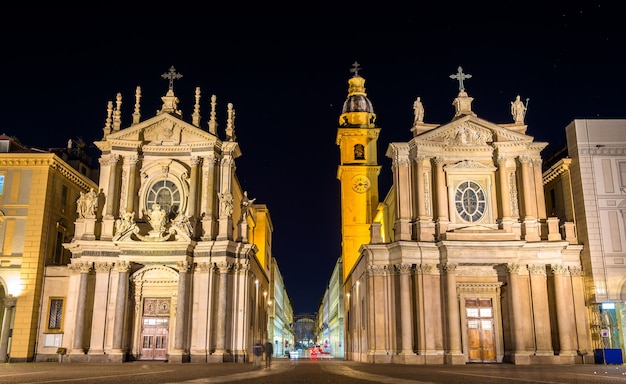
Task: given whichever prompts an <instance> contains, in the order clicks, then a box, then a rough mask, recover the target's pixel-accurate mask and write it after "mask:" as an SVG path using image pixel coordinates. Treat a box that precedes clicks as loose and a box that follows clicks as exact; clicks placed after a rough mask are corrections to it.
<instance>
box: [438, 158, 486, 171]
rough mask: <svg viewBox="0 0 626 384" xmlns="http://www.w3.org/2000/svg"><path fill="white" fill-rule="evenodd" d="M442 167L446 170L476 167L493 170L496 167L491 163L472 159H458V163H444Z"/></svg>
mask: <svg viewBox="0 0 626 384" xmlns="http://www.w3.org/2000/svg"><path fill="white" fill-rule="evenodd" d="M444 168H445V169H446V170H447V169H477V168H480V169H486V170H490V171H495V170H496V167H494V166H493V165H488V164H483V163H479V162H477V161H474V160H463V161H459V162H458V163H455V164H449V165H446V166H445V167H444Z"/></svg>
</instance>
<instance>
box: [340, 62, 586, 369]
mask: <svg viewBox="0 0 626 384" xmlns="http://www.w3.org/2000/svg"><path fill="white" fill-rule="evenodd" d="M353 72H354V76H353V77H352V78H351V79H349V81H348V97H347V99H346V102H345V103H344V106H343V110H342V114H341V116H340V118H339V127H338V129H337V131H338V134H337V144H338V145H339V149H340V165H339V171H338V179H339V180H340V182H341V202H342V259H343V271H344V282H343V284H344V285H343V286H344V288H343V289H344V297H345V313H344V322H345V357H346V359H348V360H354V361H361V362H369V363H400V364H466V363H500V362H509V363H514V364H519V365H525V364H574V363H582V362H583V359H589V361H592V360H591V359H592V356H585V355H582V354H581V352H582V351H589V350H590V348H591V342H590V335H589V327H588V325H589V322H588V317H587V311H586V307H585V298H584V295H583V292H584V280H583V273H582V272H583V265H582V264H581V258H580V255H581V252H582V246H581V245H578V244H575V243H570V242H569V241H567V240H566V239H563V237H562V236H561V234H560V232H559V226H558V224H559V219H558V218H556V217H548V215H547V214H546V206H545V199H544V189H543V183H542V156H541V151H542V150H543V149H544V148H545V147H546V145H547V143H542V142H535V141H534V138H533V137H532V136H529V135H528V134H527V133H526V132H527V125H526V124H525V123H524V109H525V107H524V105H523V103H522V102H521V101H520V98H519V97H517V98H516V100H515V101H513V102H510V104H511V114H512V117H513V119H512V120H513V121H512V122H510V123H494V122H491V121H488V120H485V119H483V118H480V117H478V115H477V113H476V112H474V111H473V109H472V101H473V98H472V97H470V96H469V94H468V93H467V91H466V90H465V86H464V82H463V80H465V79H468V78H469V77H470V76H469V75H467V74H465V73H464V72H463V70H462V68H461V67H459V68H458V71H457V72H456V73H455V74H453V75H451V76H450V77H452V78H454V79H456V80H458V83H459V92H458V94H457V96H456V98H455V99H454V100H453V101H452V105H453V107H454V115H453V116H452V119H451V120H450V121H449V122H447V123H444V124H434V123H427V122H425V120H424V116H425V114H424V105H423V104H422V103H424V102H425V98H424V97H421V98H418V99H417V100H416V101H415V103H414V111H415V115H414V122H413V125H412V127H410V132H411V133H412V137H411V138H409V140H408V141H407V142H393V143H390V144H389V145H388V148H387V151H386V156H387V157H389V158H390V159H391V160H392V169H391V170H392V179H393V180H392V181H393V184H392V186H391V188H390V190H389V191H387V192H386V193H385V194H384V196H385V198H384V200H383V201H380V202H379V201H378V190H377V189H378V182H377V177H378V170H379V169H380V166H379V165H378V160H377V154H376V149H375V145H376V140H377V138H378V133H379V132H380V128H378V127H377V126H376V114H375V113H374V108H373V105H372V103H371V101H370V100H369V98H368V97H367V95H366V93H365V86H364V84H365V80H364V79H363V78H362V77H361V76H360V75H359V68H358V66H357V67H355V68H354V69H353ZM507 103H508V102H507ZM408 130H409V129H407V131H408Z"/></svg>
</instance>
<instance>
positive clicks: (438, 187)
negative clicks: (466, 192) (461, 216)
mask: <svg viewBox="0 0 626 384" xmlns="http://www.w3.org/2000/svg"><path fill="white" fill-rule="evenodd" d="M433 163H434V165H435V188H434V191H433V195H434V197H435V201H436V204H437V236H441V235H442V234H443V233H445V232H446V231H447V230H448V222H449V221H450V216H449V213H448V190H447V188H446V179H445V174H444V171H443V164H444V160H443V158H442V157H436V158H434V159H433Z"/></svg>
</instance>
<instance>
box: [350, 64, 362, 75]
mask: <svg viewBox="0 0 626 384" xmlns="http://www.w3.org/2000/svg"><path fill="white" fill-rule="evenodd" d="M359 67H360V65H359V63H358V62H357V61H355V62H354V63H352V68H350V72H352V73H354V77H356V76H358V75H359Z"/></svg>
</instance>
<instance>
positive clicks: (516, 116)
mask: <svg viewBox="0 0 626 384" xmlns="http://www.w3.org/2000/svg"><path fill="white" fill-rule="evenodd" d="M511 115H513V121H515V124H524V115H526V106H525V105H524V103H522V100H520V96H519V95H517V97H515V101H511Z"/></svg>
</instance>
